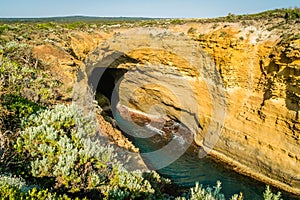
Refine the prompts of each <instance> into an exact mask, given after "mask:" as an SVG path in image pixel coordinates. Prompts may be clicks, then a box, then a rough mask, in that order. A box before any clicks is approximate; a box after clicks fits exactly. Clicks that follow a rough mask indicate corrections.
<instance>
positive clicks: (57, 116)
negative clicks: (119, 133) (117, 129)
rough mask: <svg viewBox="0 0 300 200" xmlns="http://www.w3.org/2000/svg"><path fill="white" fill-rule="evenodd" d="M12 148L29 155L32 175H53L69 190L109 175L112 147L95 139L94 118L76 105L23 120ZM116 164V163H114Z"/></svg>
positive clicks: (96, 183)
mask: <svg viewBox="0 0 300 200" xmlns="http://www.w3.org/2000/svg"><path fill="white" fill-rule="evenodd" d="M23 128H24V131H22V132H21V134H20V137H19V138H18V140H17V143H16V146H15V148H16V149H17V150H18V152H20V153H21V154H23V156H24V157H28V156H30V163H31V174H32V175H33V176H34V177H54V178H55V179H56V181H57V184H58V185H60V186H63V187H66V188H68V189H69V190H70V191H73V192H74V191H79V190H80V189H93V188H95V187H98V186H100V185H101V184H104V183H105V182H106V181H107V178H108V177H109V176H110V170H109V168H108V164H110V163H114V162H115V161H114V156H115V155H114V153H113V148H112V147H110V146H107V145H105V144H102V143H101V142H100V140H98V139H97V138H96V136H97V135H95V134H96V128H97V126H96V120H95V116H94V114H92V113H89V114H88V115H84V113H83V110H82V109H80V108H79V107H77V106H76V105H70V106H65V105H57V106H55V107H54V109H53V110H45V111H43V112H40V113H38V114H36V115H32V116H31V117H29V118H28V119H27V120H24V121H23ZM115 164H116V163H115Z"/></svg>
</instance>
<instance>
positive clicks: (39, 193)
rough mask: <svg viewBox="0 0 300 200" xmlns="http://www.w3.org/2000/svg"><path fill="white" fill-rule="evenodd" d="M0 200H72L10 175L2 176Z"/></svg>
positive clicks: (0, 178) (0, 177)
mask: <svg viewBox="0 0 300 200" xmlns="http://www.w3.org/2000/svg"><path fill="white" fill-rule="evenodd" d="M0 198H1V199H4V200H6V199H8V200H10V199H11V200H13V199H18V200H19V199H20V200H22V199H24V200H25V199H42V200H47V199H51V200H71V198H70V197H68V196H67V195H58V194H56V193H55V192H50V191H49V190H48V189H41V188H40V187H37V186H28V185H26V183H25V181H24V180H23V179H21V178H17V177H12V176H8V175H0ZM76 199H78V198H76Z"/></svg>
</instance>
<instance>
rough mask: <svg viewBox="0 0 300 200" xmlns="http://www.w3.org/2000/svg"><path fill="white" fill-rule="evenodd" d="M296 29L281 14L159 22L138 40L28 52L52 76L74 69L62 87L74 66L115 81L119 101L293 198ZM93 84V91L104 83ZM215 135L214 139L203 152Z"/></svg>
mask: <svg viewBox="0 0 300 200" xmlns="http://www.w3.org/2000/svg"><path fill="white" fill-rule="evenodd" d="M279 25H281V26H279ZM166 27H167V28H166ZM152 28H155V27H152ZM152 28H148V29H149V30H151V29H152ZM299 28H300V27H299V22H298V23H294V24H289V23H287V22H285V20H284V19H281V18H280V19H274V21H270V20H260V21H252V20H248V21H241V22H236V23H229V22H213V23H208V22H207V23H206V22H205V23H203V22H185V23H183V24H180V25H172V24H168V23H166V24H164V25H163V26H162V27H159V30H163V31H161V32H159V31H158V32H155V33H153V34H148V35H147V34H144V36H145V37H130V34H129V35H128V34H127V32H128V31H129V32H130V31H131V33H132V32H136V28H128V30H127V29H124V28H116V29H114V30H113V31H112V32H111V33H110V34H107V33H106V32H101V31H99V32H97V33H89V34H87V33H82V32H73V33H69V34H68V40H67V43H66V44H64V45H61V43H59V44H60V45H59V44H47V45H45V46H36V47H35V48H34V51H33V52H34V54H35V55H36V57H38V58H39V59H40V60H42V61H44V62H52V63H56V65H53V67H54V66H56V68H54V70H55V69H58V68H59V67H64V68H63V69H67V70H69V71H72V70H73V72H72V73H70V74H71V75H69V76H68V77H70V79H65V81H66V82H69V83H70V82H72V83H73V81H74V79H75V76H74V75H75V72H74V71H76V70H74V69H73V68H72V67H70V66H72V65H77V66H79V65H81V68H82V71H83V72H85V71H86V73H87V75H88V76H92V74H93V73H94V74H95V72H96V74H97V73H100V76H102V75H103V76H104V75H105V76H109V77H112V79H113V80H112V81H111V82H105V83H104V86H107V88H113V87H114V86H115V84H117V82H118V81H119V84H120V85H119V91H120V94H119V97H120V99H119V100H120V102H121V104H124V105H126V106H128V107H131V108H133V109H136V110H140V111H143V112H146V113H153V114H157V113H160V114H161V115H164V116H166V117H168V118H172V119H174V120H178V121H181V122H183V123H185V124H187V125H188V126H189V127H191V129H192V131H194V133H195V136H194V139H195V142H196V143H197V144H198V145H200V146H204V147H205V146H206V147H207V148H212V147H213V150H212V151H210V154H211V155H213V156H215V157H216V158H219V159H221V160H223V161H225V162H227V163H228V164H231V165H233V167H234V169H235V170H237V171H239V172H241V173H244V174H247V175H250V176H253V177H255V178H257V179H260V180H263V181H266V182H267V183H269V184H272V185H276V186H278V187H280V188H282V189H284V190H287V191H290V192H293V193H296V194H300V121H299V106H300V105H299V100H300V87H299V78H300V36H299ZM176 34H177V36H174V35H176ZM146 35H147V36H146ZM178 35H179V36H178ZM184 35H185V36H184ZM186 35H188V37H186ZM110 36H111V37H112V38H110ZM135 36H136V34H135ZM178 38H179V39H178ZM104 39H108V40H106V41H105V40H104ZM103 41H104V42H103ZM195 44H197V45H196V46H195ZM51 49H52V50H51ZM190 49H194V50H193V51H190ZM50 50H51V51H50ZM195 57H197V58H198V59H196V60H194V59H191V58H195ZM84 59H86V60H85V61H84ZM54 61H55V62H54ZM83 61H84V62H83ZM57 67H58V68H57ZM103 69H108V70H106V72H104V70H103ZM62 71H64V70H62ZM64 73H66V74H67V72H64ZM98 75H99V74H98ZM120 77H122V78H121V79H120ZM93 78H95V80H96V81H95V82H94V87H98V85H97V84H98V83H99V81H100V82H101V81H103V80H100V78H101V77H97V76H96V77H93ZM105 80H106V79H105ZM82 81H84V84H87V83H91V82H93V81H91V80H89V81H88V80H86V79H84V80H82ZM109 84H113V87H111V86H109ZM98 89H99V88H98ZM216 110H217V111H218V112H216ZM187 119H188V120H187ZM191 119H193V120H191ZM101 120H102V119H101ZM213 130H217V131H219V130H220V135H218V140H217V141H215V142H216V144H213V146H211V144H210V143H209V142H207V141H206V139H205V137H207V135H206V134H207V133H208V132H209V131H213ZM115 140H117V141H118V139H115Z"/></svg>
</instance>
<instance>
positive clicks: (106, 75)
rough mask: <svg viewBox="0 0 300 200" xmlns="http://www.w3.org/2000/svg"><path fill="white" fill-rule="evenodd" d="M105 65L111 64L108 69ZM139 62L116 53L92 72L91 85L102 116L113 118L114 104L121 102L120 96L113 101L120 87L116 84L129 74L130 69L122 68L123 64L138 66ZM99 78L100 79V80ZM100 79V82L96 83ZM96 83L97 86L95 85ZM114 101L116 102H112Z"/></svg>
mask: <svg viewBox="0 0 300 200" xmlns="http://www.w3.org/2000/svg"><path fill="white" fill-rule="evenodd" d="M105 63H110V64H109V66H108V67H105ZM137 63H139V61H138V60H136V59H134V58H132V57H130V56H128V55H126V54H124V53H123V52H118V51H117V52H114V53H112V54H111V55H109V56H107V57H104V58H103V59H102V60H101V61H99V62H98V63H97V64H96V65H95V68H94V69H93V71H92V74H91V76H90V77H89V85H91V86H92V88H95V89H96V90H95V93H96V94H95V99H96V101H97V102H98V105H99V106H100V107H101V108H102V115H103V116H109V117H113V114H112V112H113V110H114V109H115V108H111V105H112V103H117V102H118V100H119V96H118V94H117V95H116V96H115V97H114V98H116V99H112V95H113V92H114V90H115V91H116V92H117V91H118V88H115V87H118V86H117V85H116V84H117V83H118V82H119V81H120V79H121V78H122V77H123V76H124V75H125V74H126V73H127V72H128V70H129V69H126V68H120V67H119V66H120V65H121V64H137ZM99 76H101V77H100V79H99ZM97 79H99V81H95V80H97ZM95 83H96V84H97V85H95ZM112 100H113V101H114V102H112Z"/></svg>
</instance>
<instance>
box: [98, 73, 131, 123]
mask: <svg viewBox="0 0 300 200" xmlns="http://www.w3.org/2000/svg"><path fill="white" fill-rule="evenodd" d="M127 71H128V70H126V69H116V68H108V69H106V70H105V71H104V73H103V74H102V76H101V78H100V80H99V83H98V85H97V89H96V100H97V102H98V104H99V106H100V107H101V108H102V109H103V113H102V115H104V116H110V117H112V116H113V115H112V108H111V103H112V100H114V102H115V103H116V102H118V99H112V94H113V91H114V89H115V87H116V84H117V83H118V81H119V80H120V79H121V78H122V77H123V76H124V74H125V73H126V72H127ZM116 89H118V88H116ZM116 98H118V96H116Z"/></svg>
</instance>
